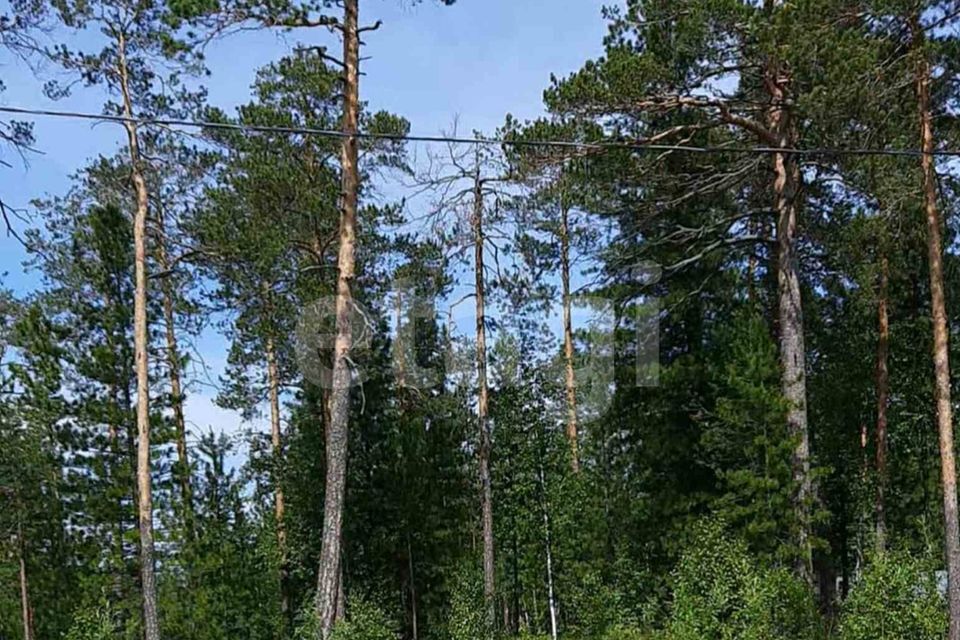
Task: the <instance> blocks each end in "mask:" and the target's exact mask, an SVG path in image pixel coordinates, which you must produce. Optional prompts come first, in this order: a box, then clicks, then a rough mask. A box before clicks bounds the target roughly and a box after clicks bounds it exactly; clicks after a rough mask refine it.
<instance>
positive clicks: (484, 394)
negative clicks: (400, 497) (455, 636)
mask: <svg viewBox="0 0 960 640" xmlns="http://www.w3.org/2000/svg"><path fill="white" fill-rule="evenodd" d="M484 242H485V238H484V232H483V182H482V181H481V178H480V161H479V157H478V158H477V167H476V173H475V174H474V186H473V243H474V247H473V249H474V263H473V272H474V281H475V282H474V283H475V287H476V295H475V299H476V340H477V387H478V392H477V393H478V399H477V420H478V423H479V429H480V450H479V461H478V462H479V465H478V466H479V470H480V507H481V509H480V510H481V521H482V523H481V524H482V528H483V597H484V600H485V604H486V607H487V615H488V623H489V625H490V629H491V630H492V629H493V625H494V623H495V621H496V603H495V601H494V599H495V596H496V564H495V563H494V544H493V486H492V483H491V478H490V452H491V448H492V442H491V434H490V422H489V420H488V404H489V399H488V394H489V390H488V388H487V329H486V316H485V309H484V290H485V287H484V276H483V244H484Z"/></svg>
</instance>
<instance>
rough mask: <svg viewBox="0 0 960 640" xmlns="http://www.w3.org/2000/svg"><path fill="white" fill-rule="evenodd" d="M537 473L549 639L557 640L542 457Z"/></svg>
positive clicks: (547, 502) (555, 603) (551, 556)
mask: <svg viewBox="0 0 960 640" xmlns="http://www.w3.org/2000/svg"><path fill="white" fill-rule="evenodd" d="M538 472H539V473H538V475H539V480H540V494H541V496H542V498H541V504H540V510H541V511H542V513H543V535H544V547H545V551H546V561H547V605H548V607H549V608H550V638H551V640H557V600H556V596H555V594H554V588H553V544H552V540H551V533H552V532H551V527H550V503H549V500H548V498H547V482H546V478H545V477H544V471H543V458H542V457H541V459H540V462H539V466H538Z"/></svg>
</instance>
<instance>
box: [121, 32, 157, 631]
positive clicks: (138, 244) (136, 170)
mask: <svg viewBox="0 0 960 640" xmlns="http://www.w3.org/2000/svg"><path fill="white" fill-rule="evenodd" d="M117 52H118V65H117V72H118V75H119V77H120V88H121V92H122V94H123V115H124V117H126V118H128V119H127V120H126V121H124V127H125V128H126V130H127V144H128V146H129V148H130V164H131V166H132V169H131V178H132V180H133V186H134V189H135V190H136V194H137V209H136V213H135V214H134V219H133V246H134V272H135V280H134V298H133V345H134V346H133V348H134V361H135V363H136V371H137V436H138V440H137V495H138V498H139V499H138V505H137V507H138V522H139V527H140V589H141V592H142V599H143V628H144V639H145V640H159V638H160V626H159V624H158V621H157V587H156V578H155V575H154V566H153V496H152V487H151V479H150V398H149V392H150V379H149V371H148V366H147V356H148V354H147V346H148V339H149V338H148V335H147V215H148V212H149V206H150V205H149V200H150V198H149V195H148V193H147V181H146V179H145V178H144V175H143V166H142V162H143V159H142V157H141V155H140V141H139V139H138V134H137V125H136V123H135V122H133V120H132V118H133V100H132V99H131V96H130V82H129V76H128V68H127V58H126V39H125V37H124V35H123V33H122V32H121V33H120V35H119V36H118V38H117Z"/></svg>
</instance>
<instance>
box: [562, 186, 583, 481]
mask: <svg viewBox="0 0 960 640" xmlns="http://www.w3.org/2000/svg"><path fill="white" fill-rule="evenodd" d="M560 207H561V208H560V280H561V283H562V286H563V360H564V366H565V369H566V376H565V386H566V393H567V440H568V441H569V443H570V466H571V467H572V469H573V472H574V473H579V472H580V451H579V449H580V447H579V443H578V433H577V386H576V378H575V376H574V373H573V322H572V320H571V317H570V315H571V312H570V227H569V215H570V212H569V210H568V209H567V207H566V204H564V203H561V205H560Z"/></svg>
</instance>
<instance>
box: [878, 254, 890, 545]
mask: <svg viewBox="0 0 960 640" xmlns="http://www.w3.org/2000/svg"><path fill="white" fill-rule="evenodd" d="M889 279H890V261H889V259H888V258H887V251H886V247H881V253H880V282H879V287H878V291H877V372H876V373H877V376H876V386H877V433H876V436H875V437H876V446H877V451H876V465H877V496H876V505H875V506H876V519H877V521H876V545H877V550H878V551H881V552H882V551H883V550H884V549H885V548H886V544H887V516H886V492H887V405H888V404H889V397H890V373H889V370H888V368H887V360H888V357H889V351H890V320H889V318H888V317H887V297H888V291H887V289H888V283H889Z"/></svg>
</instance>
